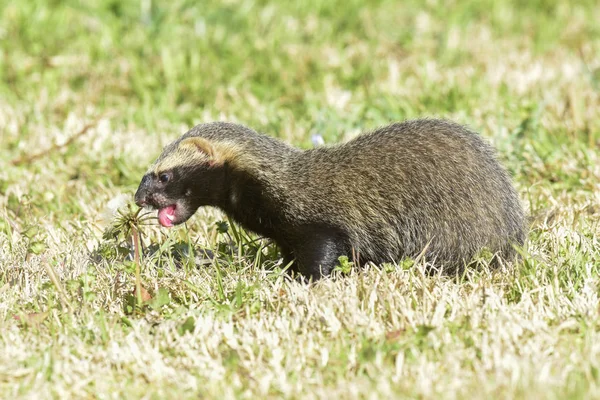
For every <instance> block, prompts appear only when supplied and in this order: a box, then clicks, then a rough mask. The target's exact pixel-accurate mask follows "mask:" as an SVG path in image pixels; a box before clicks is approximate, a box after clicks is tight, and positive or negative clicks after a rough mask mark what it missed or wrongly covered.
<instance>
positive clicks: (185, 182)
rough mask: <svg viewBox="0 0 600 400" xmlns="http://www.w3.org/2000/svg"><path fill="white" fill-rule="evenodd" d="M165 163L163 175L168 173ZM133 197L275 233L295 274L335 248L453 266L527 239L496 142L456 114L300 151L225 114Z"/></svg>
mask: <svg viewBox="0 0 600 400" xmlns="http://www.w3.org/2000/svg"><path fill="white" fill-rule="evenodd" d="M161 174H169V176H170V177H171V179H169V181H168V182H167V183H166V184H163V183H161V182H160V181H159V179H158V177H160V176H161ZM136 202H137V203H138V204H139V205H150V206H153V207H155V208H162V207H166V206H168V205H170V204H177V207H176V209H177V215H176V217H175V221H174V223H181V222H184V221H185V220H187V219H188V218H189V217H190V216H191V215H193V213H194V212H195V211H196V209H197V208H198V207H200V206H203V205H211V206H216V207H219V208H221V209H222V210H223V211H225V213H227V214H228V215H229V216H230V217H232V218H233V219H234V220H236V221H237V222H238V223H240V224H241V225H242V226H243V227H245V228H246V229H249V230H251V231H254V232H256V233H258V234H260V235H264V236H266V237H269V238H272V239H273V240H274V241H275V242H276V243H277V244H278V245H279V246H280V248H281V250H282V252H283V255H284V257H285V259H286V260H292V259H294V260H296V262H295V265H296V267H297V269H298V270H299V271H300V272H302V273H303V274H305V275H307V276H309V277H313V278H319V277H320V276H322V275H328V274H329V273H330V271H331V270H332V268H333V267H334V266H335V265H336V263H337V260H338V257H339V256H341V255H346V256H349V257H351V255H352V253H353V252H354V254H360V260H361V261H363V262H366V261H371V262H374V263H376V264H379V263H383V262H389V261H398V260H400V259H402V258H403V257H406V256H411V257H414V256H416V255H418V254H420V253H422V252H423V251H424V250H425V251H424V255H425V257H426V259H427V260H428V261H431V262H433V264H434V265H436V266H443V267H444V268H445V270H446V271H450V272H453V271H460V270H461V269H462V267H463V266H464V265H466V264H467V263H469V261H470V260H471V259H472V258H473V256H475V255H476V254H477V253H478V252H479V251H480V250H482V249H483V248H486V249H488V250H489V251H491V252H493V253H496V254H497V255H498V256H500V257H502V258H503V259H509V260H510V259H513V258H514V256H515V251H514V248H513V245H514V244H517V245H521V244H523V241H524V231H523V229H524V216H523V210H522V208H521V205H520V202H519V199H518V197H517V194H516V192H515V190H514V188H513V186H512V183H511V180H510V178H509V176H508V174H507V173H506V171H505V170H504V169H503V168H502V167H501V166H500V164H499V163H498V161H497V160H496V158H495V155H494V152H493V150H492V148H491V147H490V146H489V145H487V144H486V143H485V142H484V141H483V140H482V139H481V138H479V136H477V135H476V134H475V133H473V132H471V131H469V130H467V129H466V128H464V127H462V126H460V125H457V124H455V123H452V122H448V121H442V120H415V121H408V122H404V123H397V124H393V125H390V126H387V127H384V128H381V129H378V130H376V131H373V132H371V133H366V134H363V135H361V136H359V137H357V138H355V139H354V140H351V141H350V142H347V143H344V144H340V145H335V146H330V147H320V148H316V149H311V150H298V149H296V148H293V147H290V146H288V145H287V144H285V143H283V142H281V141H278V140H276V139H273V138H271V137H268V136H265V135H262V134H258V133H256V132H254V131H253V130H251V129H249V128H246V127H243V126H240V125H236V124H230V123H222V122H218V123H210V124H202V125H198V126H196V127H194V128H193V129H192V130H190V131H189V132H188V133H186V134H185V135H183V136H182V137H181V138H180V139H178V140H177V141H175V142H173V143H172V144H170V145H169V146H167V147H166V148H165V150H164V151H163V153H162V155H161V156H160V157H159V158H158V160H157V161H156V162H155V163H154V165H153V166H152V167H151V169H150V170H149V171H148V173H147V174H146V175H145V176H144V178H143V179H142V183H141V184H140V188H139V189H138V192H137V193H136Z"/></svg>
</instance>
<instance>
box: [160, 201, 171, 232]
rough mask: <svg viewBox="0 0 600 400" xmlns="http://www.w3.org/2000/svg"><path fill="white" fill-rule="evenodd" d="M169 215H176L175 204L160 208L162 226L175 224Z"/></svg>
mask: <svg viewBox="0 0 600 400" xmlns="http://www.w3.org/2000/svg"><path fill="white" fill-rule="evenodd" d="M169 216H171V217H174V216H175V205H172V206H168V207H165V208H161V209H160V210H158V222H160V224H161V225H162V226H166V227H171V226H173V221H171V220H170V219H169Z"/></svg>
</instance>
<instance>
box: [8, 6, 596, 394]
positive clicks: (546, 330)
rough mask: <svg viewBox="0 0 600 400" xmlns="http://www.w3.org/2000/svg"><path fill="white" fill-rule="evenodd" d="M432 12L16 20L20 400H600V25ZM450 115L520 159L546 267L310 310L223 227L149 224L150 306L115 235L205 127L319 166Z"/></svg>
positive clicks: (362, 9)
mask: <svg viewBox="0 0 600 400" xmlns="http://www.w3.org/2000/svg"><path fill="white" fill-rule="evenodd" d="M34 3H35V2H34ZM434 3H435V2H429V3H428V4H427V5H425V6H420V5H419V4H417V3H415V4H412V3H406V4H404V5H402V6H399V5H397V4H395V3H388V2H373V3H369V4H368V5H365V6H362V5H360V4H357V3H354V2H347V3H344V5H343V6H342V5H340V4H337V5H336V4H333V3H332V5H329V3H320V2H318V1H316V0H314V1H311V2H308V3H306V4H307V5H306V6H292V5H286V3H281V4H271V5H265V6H258V5H257V4H255V3H254V2H251V1H242V2H226V3H224V4H212V3H210V2H208V3H207V5H206V7H205V8H203V9H197V8H194V7H186V6H184V5H183V3H180V2H177V1H176V2H173V5H172V6H166V5H160V6H159V5H157V4H156V3H155V2H151V1H148V2H146V1H140V2H125V3H123V5H122V6H118V5H115V4H117V3H111V2H109V1H106V2H89V4H88V3H87V2H82V3H77V4H70V3H69V4H67V5H56V4H50V3H48V4H45V3H40V4H37V5H34V4H33V3H32V4H30V3H29V2H6V3H1V2H0V43H1V44H2V46H0V48H3V49H5V51H3V52H2V51H0V141H1V143H2V144H1V151H2V157H1V158H0V332H2V334H1V335H0V397H2V398H54V397H60V398H87V397H98V398H138V397H139V398H173V397H177V396H179V397H181V398H197V397H208V398H234V397H235V398H237V397H240V398H255V397H267V398H279V397H288V398H391V397H419V398H439V397H444V398H465V397H474V398H488V397H492V396H493V397H497V398H517V397H523V398H531V397H536V398H538V397H542V398H567V397H568V398H594V397H599V396H600V387H599V385H600V377H599V374H600V361H598V360H600V314H599V313H600V308H599V306H600V303H599V302H598V294H599V283H600V282H599V278H598V273H599V270H600V225H599V222H598V221H599V217H600V151H599V150H598V148H599V146H600V115H599V113H598V110H599V109H600V72H599V71H600V58H599V56H598V55H599V54H600V40H598V39H599V31H598V28H597V24H596V22H597V21H598V20H600V14H599V13H600V11H599V10H600V7H597V4H594V3H593V2H589V3H581V4H580V5H577V6H575V5H572V4H571V3H570V2H567V1H557V2H543V1H541V2H537V3H536V6H528V7H522V6H520V5H512V4H511V3H509V2H489V3H482V5H480V6H479V5H476V4H468V3H461V2H456V3H455V4H454V3H453V4H452V5H450V6H448V8H445V9H444V10H442V9H441V8H440V7H438V6H436V5H435V4H434ZM119 4H120V3H119ZM125 28H126V29H125ZM192 31H193V32H195V35H196V36H193V35H192V36H193V37H190V38H188V36H190V33H189V32H192ZM50 32H53V33H54V34H50ZM557 32H558V33H557ZM186 38H188V39H189V40H186ZM197 54H200V55H197ZM102 115H104V116H103V117H101V116H102ZM433 115H436V116H443V117H446V118H450V119H454V120H457V121H459V122H462V123H465V124H469V125H470V126H471V127H473V128H474V129H476V130H478V131H480V132H482V135H484V136H486V137H487V138H488V139H489V140H490V141H492V142H493V143H494V145H495V146H496V147H497V148H498V151H499V155H500V157H501V159H502V160H503V162H504V163H505V165H506V166H507V167H508V168H509V170H510V171H511V173H512V174H513V176H514V177H515V182H516V185H517V187H518V189H519V193H520V195H521V198H522V199H523V202H524V204H525V206H526V209H527V210H528V213H529V214H530V215H531V230H530V234H529V241H528V246H527V248H526V249H525V250H524V259H523V262H521V263H519V264H517V265H512V266H507V268H505V269H504V270H501V271H496V272H493V273H492V272H490V271H489V270H486V269H482V270H481V271H471V272H469V274H468V275H467V276H465V277H461V278H460V279H452V278H448V277H444V276H426V275H425V274H424V273H423V268H422V265H415V266H412V267H410V268H409V267H403V266H402V265H400V266H390V265H384V266H380V267H373V266H372V267H370V268H367V269H365V270H360V271H356V270H355V271H352V272H351V273H350V274H347V275H344V274H342V273H338V274H337V275H336V276H335V277H333V278H330V279H325V280H322V281H320V282H318V283H316V284H313V285H305V284H302V283H299V282H296V281H291V280H290V279H289V278H288V277H287V276H286V275H285V273H283V272H282V271H281V268H282V266H281V265H280V260H279V257H278V256H277V254H276V252H275V249H273V247H272V246H271V245H269V244H268V243H263V242H261V241H258V242H252V241H251V240H250V239H249V237H248V235H247V234H245V233H243V232H238V231H237V230H235V229H234V228H232V227H230V228H229V229H228V230H227V231H226V232H225V231H224V229H222V227H223V225H222V224H220V225H219V224H217V223H218V222H219V221H223V219H224V218H225V217H224V216H223V215H221V214H220V213H219V212H218V211H216V210H210V209H206V210H201V211H199V212H198V214H197V215H196V216H195V217H194V218H193V219H192V220H191V221H190V222H189V223H188V225H187V226H186V227H183V228H178V229H174V230H169V231H167V230H163V229H160V228H159V227H158V226H157V225H156V223H155V222H150V224H149V225H143V227H142V233H143V235H144V236H143V243H144V246H145V248H146V253H145V254H144V257H143V258H142V276H141V278H142V283H143V286H144V287H145V288H146V289H147V291H148V292H149V295H150V296H152V299H151V300H150V301H148V302H147V303H146V304H145V305H144V306H143V307H138V308H135V307H134V297H133V294H132V292H133V289H134V287H135V274H134V270H135V268H134V267H135V266H134V265H133V263H132V262H131V257H132V247H131V243H130V241H129V236H128V235H125V234H124V233H123V230H122V229H121V230H118V229H117V230H114V229H113V233H115V235H116V237H108V236H106V235H105V237H103V233H105V232H106V231H107V228H108V227H110V226H111V224H113V223H114V221H115V217H114V216H113V212H114V209H115V208H119V207H120V209H121V210H124V211H123V212H125V213H126V214H128V213H130V211H127V205H126V203H127V202H128V201H130V200H131V197H132V195H133V191H134V190H135V187H136V185H137V182H138V180H139V178H140V177H141V174H142V173H143V171H144V170H145V168H146V167H147V165H148V163H149V162H150V161H151V160H152V159H153V158H154V157H155V156H156V155H157V154H158V153H159V151H160V149H161V147H162V146H163V145H164V144H166V143H167V142H169V141H171V140H172V139H173V138H175V137H177V136H178V135H179V134H180V133H182V132H184V131H185V130H186V129H187V128H188V127H189V126H191V125H192V124H194V123H196V122H202V121H209V120H213V119H228V120H234V121H239V122H242V123H245V124H247V125H250V126H252V127H254V128H256V129H259V130H262V131H265V132H268V133H270V134H273V135H276V136H279V137H282V138H284V139H285V140H288V141H290V142H293V143H294V144H296V145H300V146H308V145H309V144H310V136H311V135H312V134H314V133H318V134H321V135H322V136H323V137H324V138H325V140H326V141H327V142H333V141H338V140H343V139H346V138H348V137H351V136H353V135H355V134H356V133H358V132H359V131H361V130H365V129H369V128H372V127H374V126H377V125H382V124H385V123H387V122H389V121H391V120H401V119H405V118H413V117H417V116H433ZM99 117H100V119H99V120H98V121H96V122H94V124H93V126H92V127H91V128H90V129H89V131H87V132H85V133H84V134H81V135H79V136H78V137H77V138H76V140H74V141H73V142H72V143H69V138H71V137H72V136H73V135H77V133H78V132H81V131H82V129H83V127H84V126H85V125H86V124H88V123H90V122H92V121H95V120H96V119H97V118H99ZM47 149H49V150H48V151H46V150H47ZM38 153H40V154H42V156H41V157H39V158H38V159H36V160H30V161H28V162H21V163H19V162H15V163H13V160H26V157H28V156H29V155H31V154H38ZM13 164H16V165H13ZM117 219H118V218H117ZM219 226H220V227H221V228H219ZM238 236H241V237H238ZM153 245H154V247H153ZM204 248H206V249H210V250H211V251H213V252H214V253H215V254H216V257H215V259H214V260H213V261H211V260H210V259H207V258H206V257H203V256H202V255H201V254H199V249H204ZM157 249H158V250H157ZM190 249H193V250H195V252H192V253H190ZM154 250H157V251H156V252H154V253H152V254H151V251H154ZM404 265H408V264H404ZM53 274H56V279H55V280H54V281H53V280H52V279H51V276H52V275H53ZM61 293H62V294H61Z"/></svg>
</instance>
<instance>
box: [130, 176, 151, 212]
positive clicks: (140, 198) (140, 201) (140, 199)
mask: <svg viewBox="0 0 600 400" xmlns="http://www.w3.org/2000/svg"><path fill="white" fill-rule="evenodd" d="M151 182H152V178H151V177H150V175H144V177H143V178H142V181H141V182H140V186H139V187H138V190H137V192H135V197H134V198H135V204H137V205H138V206H140V207H145V206H146V205H147V204H148V189H149V188H150V183H151Z"/></svg>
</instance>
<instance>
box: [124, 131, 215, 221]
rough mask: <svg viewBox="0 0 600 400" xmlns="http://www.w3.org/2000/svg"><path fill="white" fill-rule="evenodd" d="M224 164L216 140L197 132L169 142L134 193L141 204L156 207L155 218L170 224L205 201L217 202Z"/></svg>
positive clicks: (137, 202) (192, 212)
mask: <svg viewBox="0 0 600 400" xmlns="http://www.w3.org/2000/svg"><path fill="white" fill-rule="evenodd" d="M225 173H226V172H225V166H224V162H223V158H222V157H221V155H220V154H218V152H217V151H216V149H215V143H213V142H211V141H210V140H208V139H205V138H203V137H198V136H189V137H186V136H184V137H182V138H181V139H179V140H177V141H175V142H173V143H171V144H170V145H168V146H167V147H166V148H165V149H164V150H163V152H162V154H161V155H160V157H158V159H157V160H156V162H155V163H154V164H153V165H152V166H151V167H150V169H149V170H148V172H146V174H145V175H144V177H143V178H142V181H141V182H140V186H139V188H138V190H137V192H136V193H135V202H136V204H137V205H138V206H140V207H145V206H150V207H152V208H155V209H158V221H159V222H160V224H161V225H162V226H166V227H171V226H173V225H177V224H181V223H183V222H185V221H187V220H188V219H189V218H190V217H191V216H192V215H193V214H194V213H195V212H196V210H197V209H198V207H201V206H204V205H217V204H218V201H219V199H220V198H221V196H223V192H224V184H225V183H224V181H225Z"/></svg>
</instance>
